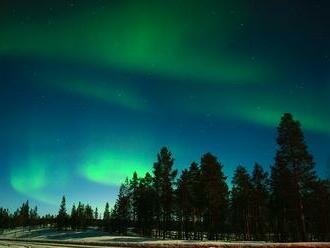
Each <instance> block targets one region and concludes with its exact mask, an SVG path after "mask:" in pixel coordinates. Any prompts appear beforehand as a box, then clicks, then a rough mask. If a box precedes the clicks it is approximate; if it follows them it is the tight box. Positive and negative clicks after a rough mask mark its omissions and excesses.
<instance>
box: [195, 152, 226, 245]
mask: <svg viewBox="0 0 330 248" xmlns="http://www.w3.org/2000/svg"><path fill="white" fill-rule="evenodd" d="M201 187H202V190H203V220H204V227H205V229H206V230H207V233H208V239H209V240H213V239H218V233H221V232H224V230H225V229H226V216H227V214H228V196H229V191H228V186H227V184H226V176H225V175H224V173H223V166H222V165H221V163H220V162H219V161H218V160H217V158H216V157H215V156H214V155H212V154H211V153H206V154H204V155H203V156H202V158H201Z"/></svg>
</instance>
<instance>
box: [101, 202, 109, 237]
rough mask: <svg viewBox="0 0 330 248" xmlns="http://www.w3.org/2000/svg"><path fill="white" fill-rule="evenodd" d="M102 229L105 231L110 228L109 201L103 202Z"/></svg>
mask: <svg viewBox="0 0 330 248" xmlns="http://www.w3.org/2000/svg"><path fill="white" fill-rule="evenodd" d="M102 222H103V224H102V225H103V229H104V230H105V231H109V229H110V207H109V203H108V202H107V203H106V204H105V209H104V213H103V221H102Z"/></svg>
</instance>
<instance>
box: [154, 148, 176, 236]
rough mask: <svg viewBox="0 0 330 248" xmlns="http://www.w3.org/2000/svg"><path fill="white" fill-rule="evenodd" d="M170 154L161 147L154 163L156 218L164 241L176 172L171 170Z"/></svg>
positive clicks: (171, 159)
mask: <svg viewBox="0 0 330 248" xmlns="http://www.w3.org/2000/svg"><path fill="white" fill-rule="evenodd" d="M173 164H174V159H173V158H172V153H171V152H170V151H169V150H168V149H167V148H166V147H163V148H162V149H161V150H160V153H159V154H158V155H157V162H155V163H154V188H155V192H156V194H157V197H156V199H155V200H156V203H155V205H156V215H157V216H156V218H157V221H158V222H159V224H160V223H161V226H159V227H161V228H162V231H163V235H162V237H163V239H165V237H166V234H167V230H168V227H169V223H170V222H171V217H172V216H171V215H172V210H173V184H174V179H175V177H176V175H177V170H173V168H172V167H173Z"/></svg>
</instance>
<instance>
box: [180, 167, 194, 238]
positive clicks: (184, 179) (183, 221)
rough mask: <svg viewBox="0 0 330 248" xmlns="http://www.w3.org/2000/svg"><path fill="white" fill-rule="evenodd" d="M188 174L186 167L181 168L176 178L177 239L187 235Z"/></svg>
mask: <svg viewBox="0 0 330 248" xmlns="http://www.w3.org/2000/svg"><path fill="white" fill-rule="evenodd" d="M190 181H191V179H190V174H189V171H188V170H187V169H185V170H183V171H182V173H181V176H180V178H179V179H178V180H177V189H176V200H177V217H178V222H179V223H180V228H179V239H181V238H186V239H187V237H188V232H189V228H188V227H189V226H190V223H189V220H190V219H191V216H192V200H193V199H192V189H191V188H190V186H191V185H190V184H189V183H190Z"/></svg>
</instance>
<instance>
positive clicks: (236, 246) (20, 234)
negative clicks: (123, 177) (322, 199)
mask: <svg viewBox="0 0 330 248" xmlns="http://www.w3.org/2000/svg"><path fill="white" fill-rule="evenodd" d="M1 239H2V240H1ZM3 239H12V240H24V241H25V242H26V243H25V244H24V243H23V245H22V243H15V242H13V241H4V240H3ZM28 241H29V242H28ZM6 242H7V243H6ZM10 242H12V243H10ZM31 242H32V243H31ZM40 242H47V244H46V243H40ZM48 242H51V243H48ZM9 245H10V247H15V248H18V247H50V246H56V247H95V245H96V246H100V245H101V246H112V247H113V246H114V247H132V248H135V247H138V248H158V247H161V248H213V247H215V248H217V247H219V248H220V247H221V248H222V247H226V248H250V247H253V248H255V247H262V248H287V247H289V248H297V247H305V248H327V247H329V248H330V243H285V244H280V243H268V242H222V241H212V242H211V241H202V242H201V241H191V240H189V241H187V240H158V239H151V238H143V237H136V236H114V235H109V234H108V233H105V232H101V231H98V230H94V229H90V230H87V231H77V232H75V231H56V230H54V229H50V228H40V229H32V230H28V229H22V228H18V229H14V230H10V231H5V232H4V233H3V234H1V235H0V248H1V247H8V246H9ZM62 245H63V246H62Z"/></svg>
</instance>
